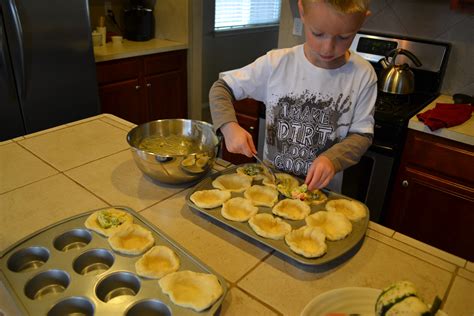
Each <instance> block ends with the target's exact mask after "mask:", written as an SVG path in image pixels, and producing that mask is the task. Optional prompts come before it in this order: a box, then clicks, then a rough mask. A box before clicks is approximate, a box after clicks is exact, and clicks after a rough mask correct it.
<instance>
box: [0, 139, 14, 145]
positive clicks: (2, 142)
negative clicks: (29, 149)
mask: <svg viewBox="0 0 474 316" xmlns="http://www.w3.org/2000/svg"><path fill="white" fill-rule="evenodd" d="M12 142H13V141H12V140H5V141H1V142H0V146H3V145H7V144H11V143H12Z"/></svg>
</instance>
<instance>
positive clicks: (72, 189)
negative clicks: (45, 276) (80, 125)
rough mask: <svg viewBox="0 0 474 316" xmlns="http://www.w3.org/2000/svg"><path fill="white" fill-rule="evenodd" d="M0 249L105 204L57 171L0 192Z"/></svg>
mask: <svg viewBox="0 0 474 316" xmlns="http://www.w3.org/2000/svg"><path fill="white" fill-rule="evenodd" d="M0 205H1V211H0V223H3V225H2V229H1V230H0V249H5V247H7V246H8V245H10V244H12V243H14V242H16V241H18V240H20V239H21V238H23V237H25V236H27V235H29V234H31V233H33V232H35V231H37V230H39V229H40V228H43V227H45V226H47V225H50V224H53V223H56V222H58V221H60V220H62V219H64V218H68V217H70V216H73V215H75V214H79V213H82V212H86V211H89V210H93V209H96V208H100V207H104V206H107V205H106V203H104V202H103V201H101V200H100V199H98V198H97V197H95V196H94V195H93V194H92V193H90V192H88V191H86V190H85V189H83V188H82V187H80V186H79V185H77V184H76V183H74V182H73V181H71V180H70V179H68V178H67V177H65V176H64V175H62V174H58V175H55V176H52V177H49V178H46V179H44V180H41V181H38V182H35V183H32V184H29V185H27V186H24V187H22V188H19V189H16V190H13V191H10V192H7V193H4V194H2V195H0Z"/></svg>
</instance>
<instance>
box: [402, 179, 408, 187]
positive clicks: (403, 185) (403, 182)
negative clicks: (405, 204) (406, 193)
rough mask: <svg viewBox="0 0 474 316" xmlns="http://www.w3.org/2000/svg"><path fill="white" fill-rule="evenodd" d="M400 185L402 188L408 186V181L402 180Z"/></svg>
mask: <svg viewBox="0 0 474 316" xmlns="http://www.w3.org/2000/svg"><path fill="white" fill-rule="evenodd" d="M402 187H404V188H406V187H408V181H407V180H403V181H402Z"/></svg>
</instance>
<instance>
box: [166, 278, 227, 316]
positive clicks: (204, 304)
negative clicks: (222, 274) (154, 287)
mask: <svg viewBox="0 0 474 316" xmlns="http://www.w3.org/2000/svg"><path fill="white" fill-rule="evenodd" d="M158 284H159V285H160V287H161V290H162V291H163V293H165V294H167V295H169V297H170V299H171V301H172V302H173V303H174V304H176V305H179V306H182V307H186V308H191V309H193V310H195V311H196V312H200V311H203V310H205V309H207V308H209V307H210V306H211V305H212V304H214V302H216V301H217V300H218V299H219V297H221V295H222V293H223V290H222V286H221V284H220V283H219V280H218V279H217V277H216V276H215V275H213V274H207V273H198V272H193V271H188V270H185V271H178V272H172V273H170V274H167V275H165V276H164V277H162V278H161V279H160V280H159V281H158Z"/></svg>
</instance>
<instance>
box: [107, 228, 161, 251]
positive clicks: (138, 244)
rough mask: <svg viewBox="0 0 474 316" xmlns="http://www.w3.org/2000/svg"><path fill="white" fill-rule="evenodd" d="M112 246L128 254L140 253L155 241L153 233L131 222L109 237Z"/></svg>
mask: <svg viewBox="0 0 474 316" xmlns="http://www.w3.org/2000/svg"><path fill="white" fill-rule="evenodd" d="M108 241H109V245H110V247H112V249H113V250H115V251H116V252H119V253H123V254H126V255H140V254H142V253H144V252H145V251H147V250H148V249H150V248H151V247H152V246H153V244H154V243H155V239H154V238H153V235H152V233H151V232H150V231H149V230H148V229H145V228H143V227H142V226H140V225H137V224H131V225H128V226H126V227H124V228H123V229H121V230H119V231H117V232H116V233H115V234H113V235H112V236H110V237H109V239H108Z"/></svg>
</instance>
